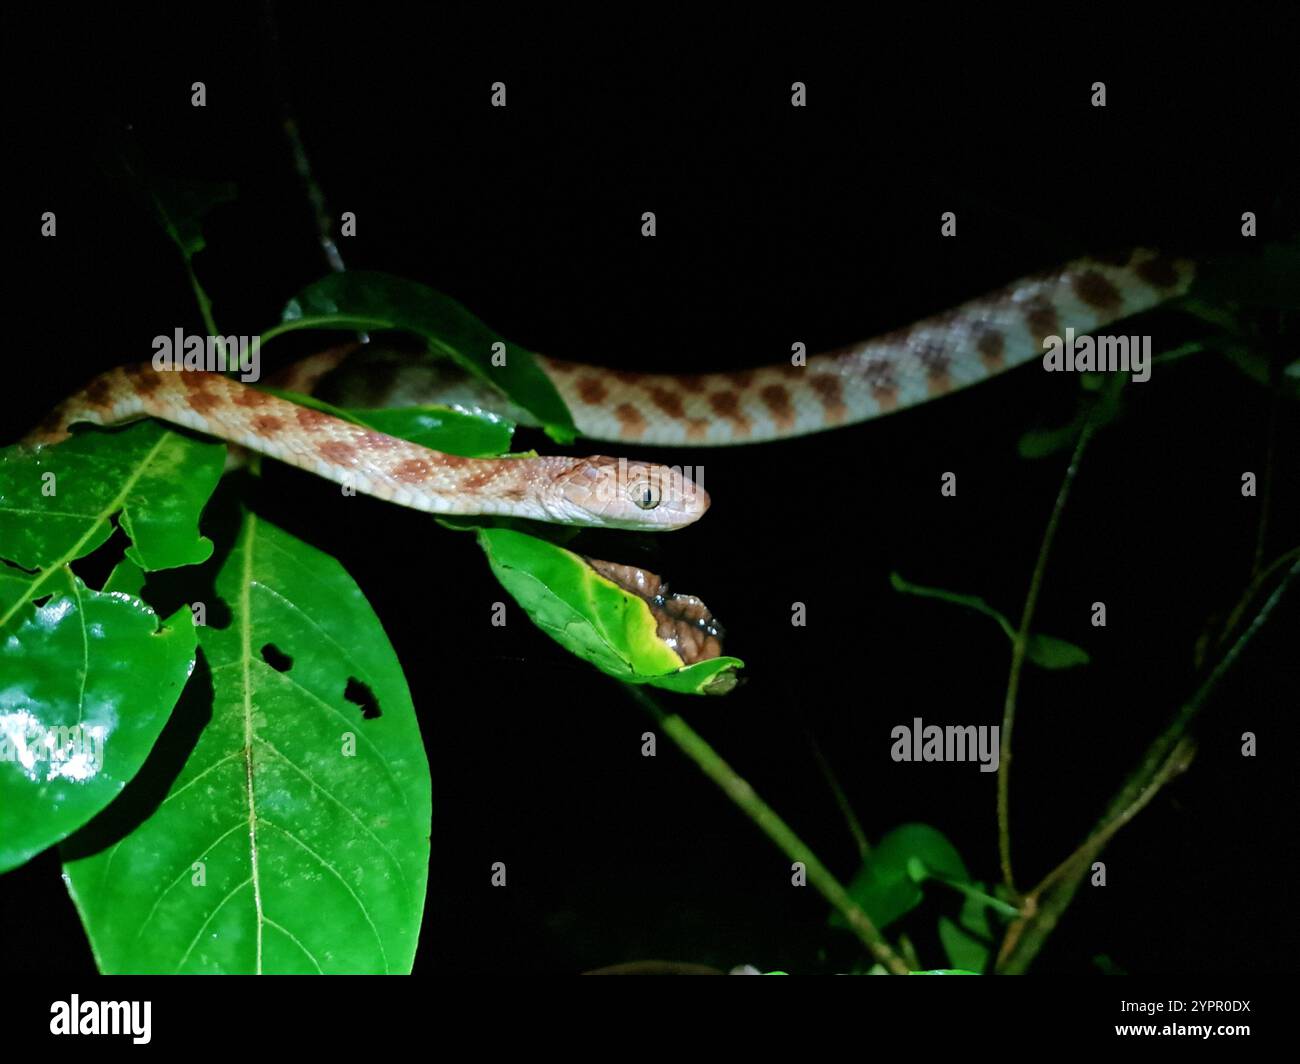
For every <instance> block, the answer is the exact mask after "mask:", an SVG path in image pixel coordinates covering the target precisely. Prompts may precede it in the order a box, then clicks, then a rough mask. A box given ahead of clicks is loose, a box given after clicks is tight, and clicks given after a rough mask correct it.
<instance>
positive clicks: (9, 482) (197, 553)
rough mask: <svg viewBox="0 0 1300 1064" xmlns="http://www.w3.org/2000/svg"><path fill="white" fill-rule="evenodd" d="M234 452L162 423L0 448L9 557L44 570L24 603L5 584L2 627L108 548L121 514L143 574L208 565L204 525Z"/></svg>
mask: <svg viewBox="0 0 1300 1064" xmlns="http://www.w3.org/2000/svg"><path fill="white" fill-rule="evenodd" d="M225 453H226V452H225V447H224V445H222V444H210V443H202V442H199V441H196V440H193V439H190V438H189V437H187V436H183V435H181V434H179V433H176V432H170V431H168V430H167V429H165V428H163V427H162V426H161V425H158V424H157V423H155V422H144V423H142V424H139V425H132V426H130V427H128V428H125V429H122V430H120V431H117V432H99V431H95V432H85V433H78V434H77V435H75V436H73V437H71V438H70V439H68V440H65V441H64V442H62V443H60V444H58V445H56V446H52V447H43V448H41V449H40V450H39V451H32V450H30V449H28V448H26V447H22V446H14V447H6V448H5V449H4V450H3V451H0V560H3V561H8V562H11V563H13V564H15V565H19V566H22V567H23V568H24V569H28V570H39V572H38V574H37V576H36V577H35V579H34V580H33V581H32V582H31V584H30V586H28V587H27V588H26V589H25V590H24V592H23V594H22V595H21V596H20V597H14V596H13V592H14V591H16V590H17V588H16V587H15V586H14V585H9V586H6V587H0V625H3V624H5V623H6V622H7V621H8V620H9V619H10V618H11V617H12V616H13V615H14V613H15V611H16V610H17V609H19V608H20V606H21V605H22V602H23V601H25V599H26V598H28V597H30V596H33V595H39V594H41V593H42V592H43V590H44V589H45V587H46V585H47V583H48V582H49V581H52V580H56V579H60V578H61V568H62V566H64V565H66V564H67V563H68V562H71V561H75V560H76V559H77V558H81V557H84V556H85V555H87V554H89V553H90V552H91V551H93V550H95V548H97V547H99V546H100V545H102V544H103V543H104V541H105V540H107V539H108V537H109V536H110V535H111V534H112V532H113V526H112V523H111V518H112V517H113V516H114V515H120V516H119V521H120V523H121V526H122V529H123V531H124V532H126V534H127V535H128V536H130V538H131V541H132V542H131V546H130V547H129V548H128V549H127V556H128V557H129V558H131V559H132V560H133V561H135V562H137V563H138V564H139V565H140V566H141V567H142V568H144V569H169V568H173V567H175V566H180V565H192V564H195V563H197V562H201V561H204V560H205V559H206V558H207V557H208V556H209V555H210V554H211V553H212V544H211V542H210V541H209V540H207V539H206V538H204V537H203V536H201V535H199V531H198V519H199V514H200V513H201V512H202V510H203V506H204V504H205V503H206V502H207V500H208V497H209V496H210V495H211V494H212V490H213V488H214V487H215V486H216V483H217V480H218V479H219V478H220V476H221V469H222V466H223V463H224V462H225Z"/></svg>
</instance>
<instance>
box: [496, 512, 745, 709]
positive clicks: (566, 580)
mask: <svg viewBox="0 0 1300 1064" xmlns="http://www.w3.org/2000/svg"><path fill="white" fill-rule="evenodd" d="M477 535H478V542H479V546H480V547H482V548H483V552H484V553H485V554H486V555H487V558H488V563H489V564H490V565H491V566H492V572H493V573H494V574H495V575H496V578H497V579H498V580H500V581H501V584H502V586H503V587H504V588H505V589H506V590H507V591H509V592H510V594H511V595H512V596H514V599H515V601H516V602H518V603H519V605H520V606H522V607H523V608H524V611H525V612H526V613H527V614H528V616H529V617H530V618H531V619H532V621H533V623H534V624H536V625H537V626H538V627H539V628H540V629H542V631H544V632H545V633H546V634H547V635H549V636H550V637H551V638H552V639H554V640H555V641H556V642H557V643H559V644H560V645H561V646H563V647H564V648H565V649H566V650H568V651H569V652H570V653H572V654H575V655H577V656H578V657H580V658H582V659H583V660H584V661H588V662H590V663H591V664H592V665H595V666H596V668H598V669H600V670H601V671H602V672H604V673H606V674H608V675H610V676H613V677H614V678H615V679H618V680H623V681H625V682H628V683H648V684H651V685H652V686H655V687H663V688H666V689H667V690H670V691H678V692H680V693H684V694H725V693H726V692H727V691H729V690H731V688H732V687H734V686H735V682H736V677H735V670H736V669H739V668H741V667H742V666H743V664H744V663H743V662H741V661H740V660H739V659H737V658H730V657H719V658H714V659H712V660H710V661H701V662H697V663H696V664H694V665H691V666H689V667H687V668H683V667H682V659H681V658H680V657H678V656H677V654H676V653H674V652H673V651H672V650H670V649H669V648H668V646H667V645H666V644H665V643H664V642H663V640H661V639H660V638H659V637H658V635H657V634H656V625H655V620H654V616H653V614H652V613H651V612H650V607H649V606H648V605H647V604H646V602H645V600H644V599H642V598H640V597H639V596H637V595H634V594H632V593H630V592H628V591H624V590H623V589H622V588H621V587H619V586H618V585H617V584H615V583H613V582H612V581H610V580H607V579H605V578H604V577H603V576H600V575H599V574H598V573H596V571H595V570H593V569H592V568H591V566H589V565H588V564H587V563H586V562H585V561H584V560H583V559H582V557H581V556H579V555H577V554H574V553H572V552H571V551H567V550H564V549H563V548H562V547H557V546H556V545H555V544H553V543H549V542H547V541H546V540H542V539H538V538H537V537H535V536H530V535H527V534H525V533H523V532H517V531H514V530H513V529H508V528H480V529H479V530H478V533H477Z"/></svg>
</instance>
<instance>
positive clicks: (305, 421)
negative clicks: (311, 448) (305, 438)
mask: <svg viewBox="0 0 1300 1064" xmlns="http://www.w3.org/2000/svg"><path fill="white" fill-rule="evenodd" d="M294 417H296V418H297V419H298V427H299V428H302V429H306V430H307V431H308V432H313V431H314V430H316V429H318V428H322V427H323V426H325V425H328V424H329V423H330V418H329V416H328V415H326V414H322V413H321V412H320V411H319V410H312V409H311V408H310V407H306V406H300V407H298V409H297V410H296V411H295V412H294Z"/></svg>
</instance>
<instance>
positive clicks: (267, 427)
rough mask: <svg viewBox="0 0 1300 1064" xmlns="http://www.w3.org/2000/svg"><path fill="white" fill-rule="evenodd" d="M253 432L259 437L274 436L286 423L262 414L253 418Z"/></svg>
mask: <svg viewBox="0 0 1300 1064" xmlns="http://www.w3.org/2000/svg"><path fill="white" fill-rule="evenodd" d="M252 425H253V431H254V432H256V433H257V434H258V435H259V436H274V435H275V434H276V433H277V432H279V431H280V430H281V429H282V428H284V421H283V419H281V418H278V417H274V416H272V415H271V414H261V415H259V416H258V417H255V418H253V421H252Z"/></svg>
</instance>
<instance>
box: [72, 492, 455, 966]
mask: <svg viewBox="0 0 1300 1064" xmlns="http://www.w3.org/2000/svg"><path fill="white" fill-rule="evenodd" d="M217 592H218V594H219V595H220V596H221V598H222V599H223V600H224V601H225V602H226V604H227V605H228V606H229V608H230V611H231V622H230V624H229V626H228V627H226V628H224V629H218V628H203V629H201V630H200V636H199V639H200V644H201V646H202V649H203V655H204V659H205V662H206V666H207V672H208V674H209V675H210V677H211V685H212V705H211V719H210V721H209V722H208V723H207V724H206V727H204V728H203V730H202V733H201V735H200V736H199V738H198V742H197V744H196V745H195V746H194V748H193V752H192V753H191V754H190V755H189V757H188V760H186V762H185V764H184V767H183V768H182V769H181V770H180V772H179V775H177V776H176V778H175V779H174V781H172V782H171V785H170V789H169V790H168V791H167V793H166V797H165V798H164V799H163V800H162V801H161V804H159V805H157V807H156V808H154V809H152V810H151V811H150V812H149V814H148V815H147V818H145V819H143V820H142V822H139V823H136V824H127V825H126V826H125V827H124V828H122V829H121V830H124V831H126V832H127V833H126V834H124V835H122V836H121V837H120V838H119V839H118V840H117V841H116V842H114V843H113V844H112V845H105V846H104V848H102V849H97V850H93V848H92V847H89V846H88V844H87V842H86V840H85V839H84V837H83V836H78V837H77V838H76V839H74V840H70V842H69V844H68V850H67V851H66V852H65V871H66V873H67V878H68V883H69V888H70V890H71V893H72V897H73V900H74V901H75V903H76V905H77V909H78V911H79V912H80V914H81V918H82V921H83V923H84V924H85V927H86V931H87V934H88V935H89V937H90V942H91V946H92V949H93V951H94V955H95V958H96V962H97V963H98V965H99V967H100V970H101V971H104V972H117V973H120V972H213V973H216V972H242V973H263V972H265V973H286V972H326V973H336V972H406V971H409V970H410V967H411V962H412V959H413V957H414V954H415V946H416V941H417V938H418V933H419V927H420V919H421V915H422V913H423V906H424V892H425V881H426V877H427V871H428V859H429V823H430V781H429V766H428V761H427V759H426V758H425V754H424V748H423V745H422V743H421V740H420V732H419V728H418V725H417V723H416V719H415V713H414V709H413V707H412V705H411V701H410V695H409V693H408V691H407V688H406V683H405V680H404V678H403V677H402V674H401V671H400V668H399V666H398V663H397V660H396V658H395V656H394V654H393V651H392V648H391V646H390V645H389V643H388V640H387V638H386V637H385V635H384V632H383V629H382V627H381V626H380V624H379V621H378V619H377V618H376V617H375V615H374V613H373V612H372V611H371V609H370V607H369V604H368V603H367V602H366V601H365V598H364V597H363V596H362V594H361V592H360V590H359V589H358V588H357V587H356V585H355V584H354V583H353V582H352V580H351V578H350V577H349V576H348V575H347V573H346V572H344V570H343V569H342V567H341V566H339V564H338V563H337V562H335V561H334V560H333V559H332V558H329V557H328V556H326V555H324V554H322V553H320V552H319V551H317V550H315V549H314V548H312V547H309V546H308V545H306V544H304V543H302V542H301V541H299V540H296V539H294V538H293V537H291V536H289V535H288V534H287V533H285V532H283V531H281V530H279V529H277V528H275V527H274V526H273V525H269V524H267V523H265V522H263V521H261V520H259V519H257V518H256V517H254V516H252V515H245V516H244V518H243V520H242V524H241V527H240V531H239V534H238V538H237V540H236V542H235V544H234V547H233V549H232V550H231V552H230V554H229V555H228V556H227V557H226V558H225V559H224V561H223V563H222V565H221V569H220V572H219V574H218V576H217ZM372 704H373V706H374V707H375V708H377V710H378V715H375V714H374V712H373V710H372V711H371V712H369V713H366V712H363V706H369V705H372ZM152 768H153V763H152V762H151V763H150V765H146V767H145V769H144V771H143V772H142V773H141V775H140V779H141V780H144V779H145V778H146V777H148V776H149V775H150V772H151V769H152ZM113 812H114V810H113V809H110V810H109V811H108V814H112V813H113ZM108 814H106V815H108ZM93 827H94V825H92V828H93ZM119 833H120V832H119ZM88 848H90V849H92V850H93V852H90V853H89V854H88V855H86V856H81V855H80V853H81V851H82V850H85V849H88Z"/></svg>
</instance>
